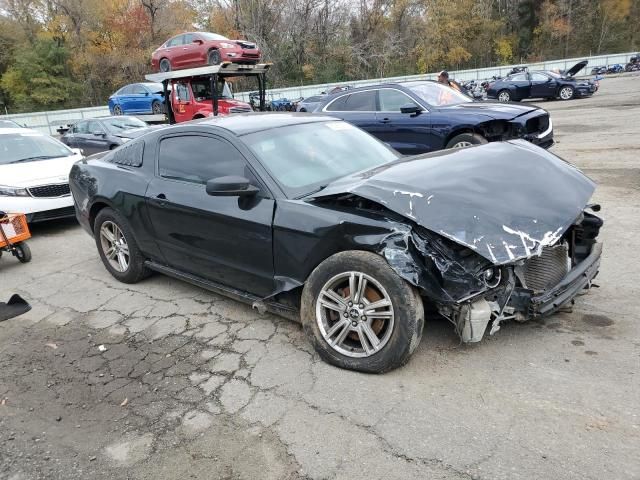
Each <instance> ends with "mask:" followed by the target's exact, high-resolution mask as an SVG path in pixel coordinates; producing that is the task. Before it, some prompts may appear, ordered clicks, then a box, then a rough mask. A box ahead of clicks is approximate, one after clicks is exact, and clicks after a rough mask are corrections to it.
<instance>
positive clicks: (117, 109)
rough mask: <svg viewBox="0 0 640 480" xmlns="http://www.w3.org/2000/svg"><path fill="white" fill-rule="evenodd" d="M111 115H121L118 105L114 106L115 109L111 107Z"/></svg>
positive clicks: (120, 108)
mask: <svg viewBox="0 0 640 480" xmlns="http://www.w3.org/2000/svg"><path fill="white" fill-rule="evenodd" d="M113 114H114V115H122V107H121V106H120V105H116V106H115V107H113Z"/></svg>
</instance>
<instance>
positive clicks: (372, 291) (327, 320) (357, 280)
mask: <svg viewBox="0 0 640 480" xmlns="http://www.w3.org/2000/svg"><path fill="white" fill-rule="evenodd" d="M316 321H317V323H318V327H319V329H320V333H321V334H322V337H323V338H324V340H325V341H326V342H327V344H329V346H330V347H331V348H333V349H334V350H335V351H337V352H339V353H341V354H343V355H346V356H348V357H358V358H362V357H370V356H371V355H374V354H375V353H377V352H379V351H380V350H381V349H382V348H383V347H384V346H385V345H386V344H387V342H388V341H389V338H391V334H392V332H393V326H394V310H393V303H392V301H391V297H390V296H389V294H388V293H387V291H386V290H385V288H384V287H383V286H382V285H381V284H380V282H378V281H377V280H376V279H374V278H373V277H371V276H370V275H367V274H366V273H362V272H344V273H340V274H338V275H336V276H334V277H333V278H331V279H330V280H329V281H328V282H327V283H325V285H324V286H323V287H322V290H321V291H320V293H319V295H318V298H317V299H316Z"/></svg>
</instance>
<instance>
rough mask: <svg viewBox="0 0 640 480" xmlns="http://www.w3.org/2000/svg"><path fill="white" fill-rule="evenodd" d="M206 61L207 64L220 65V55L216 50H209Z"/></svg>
mask: <svg viewBox="0 0 640 480" xmlns="http://www.w3.org/2000/svg"><path fill="white" fill-rule="evenodd" d="M207 63H208V64H209V65H220V63H222V56H221V55H220V52H219V51H218V50H211V51H210V52H209V54H208V55H207Z"/></svg>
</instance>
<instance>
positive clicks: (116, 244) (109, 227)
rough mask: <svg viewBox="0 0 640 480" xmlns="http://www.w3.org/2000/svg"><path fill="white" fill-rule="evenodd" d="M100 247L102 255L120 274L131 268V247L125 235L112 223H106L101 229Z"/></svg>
mask: <svg viewBox="0 0 640 480" xmlns="http://www.w3.org/2000/svg"><path fill="white" fill-rule="evenodd" d="M100 246H101V247H102V253H104V256H105V258H106V259H107V260H108V261H109V264H110V265H111V267H112V268H113V269H114V270H115V271H116V272H120V273H124V272H126V271H127V269H128V268H129V260H130V257H129V245H128V244H127V239H126V238H125V236H124V233H123V232H122V230H121V229H120V227H118V225H116V224H115V223H113V222H111V221H108V220H107V221H106V222H104V223H103V224H102V226H101V227H100Z"/></svg>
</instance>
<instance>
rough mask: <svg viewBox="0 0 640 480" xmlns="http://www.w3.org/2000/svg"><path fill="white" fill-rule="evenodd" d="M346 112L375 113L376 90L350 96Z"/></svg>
mask: <svg viewBox="0 0 640 480" xmlns="http://www.w3.org/2000/svg"><path fill="white" fill-rule="evenodd" d="M345 110H347V111H350V112H375V111H376V92H375V90H370V91H368V92H357V93H352V94H351V95H349V98H348V99H347V104H346V108H345Z"/></svg>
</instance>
